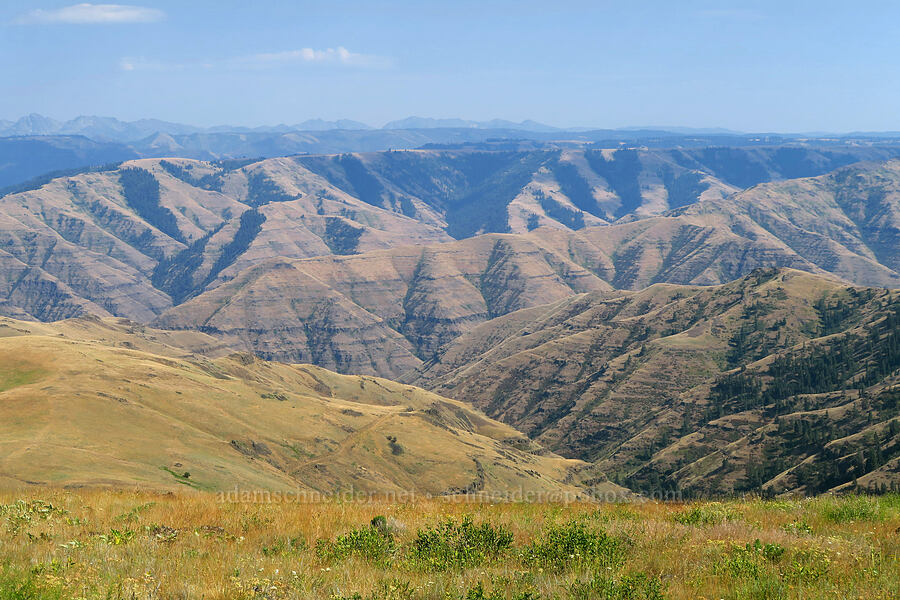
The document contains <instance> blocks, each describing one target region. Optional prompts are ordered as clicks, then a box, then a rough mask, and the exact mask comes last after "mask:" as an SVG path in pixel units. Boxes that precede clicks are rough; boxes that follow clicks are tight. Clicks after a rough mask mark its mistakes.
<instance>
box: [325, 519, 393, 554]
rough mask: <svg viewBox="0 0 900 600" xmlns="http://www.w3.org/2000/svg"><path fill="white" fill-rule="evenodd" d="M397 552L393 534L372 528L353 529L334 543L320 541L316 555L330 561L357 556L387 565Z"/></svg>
mask: <svg viewBox="0 0 900 600" xmlns="http://www.w3.org/2000/svg"><path fill="white" fill-rule="evenodd" d="M395 551H396V545H395V543H394V536H393V534H392V533H391V532H390V531H387V530H382V529H377V528H375V527H372V526H369V527H363V528H360V529H353V530H351V531H349V532H347V533H345V534H344V535H341V536H338V538H337V539H335V540H334V541H328V540H319V541H318V542H317V543H316V554H318V555H319V557H320V558H323V559H329V560H344V559H346V558H349V557H351V556H355V557H358V558H363V559H365V560H368V561H371V562H375V563H385V562H387V561H389V560H390V559H391V558H392V557H393V555H394V552H395Z"/></svg>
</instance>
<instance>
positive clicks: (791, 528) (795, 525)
mask: <svg viewBox="0 0 900 600" xmlns="http://www.w3.org/2000/svg"><path fill="white" fill-rule="evenodd" d="M781 529H782V531H784V532H785V533H793V534H794V535H801V534H806V535H808V534H810V533H812V527H810V526H809V523H807V522H806V521H803V520H797V521H792V522H791V523H785V524H784V525H782V526H781Z"/></svg>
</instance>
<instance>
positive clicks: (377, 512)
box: [0, 491, 900, 600]
mask: <svg viewBox="0 0 900 600" xmlns="http://www.w3.org/2000/svg"><path fill="white" fill-rule="evenodd" d="M0 528H2V529H0V600H9V599H13V598H15V599H35V600H39V599H46V598H129V599H131V598H207V599H211V598H223V599H224V598H228V599H236V598H247V599H249V598H260V599H261V598H266V599H278V598H332V599H351V598H353V599H360V600H376V599H378V600H382V599H384V600H401V599H412V598H423V599H424V598H434V599H437V598H459V599H464V600H479V599H492V600H499V599H518V600H525V599H530V600H536V599H550V598H560V599H575V600H578V599H588V598H608V599H659V598H673V599H674V598H885V599H887V598H892V597H895V596H893V594H895V593H896V590H898V589H900V564H898V556H900V540H898V535H897V532H898V528H900V496H898V495H886V496H881V497H866V496H848V497H819V498H815V499H810V500H745V501H730V502H713V503H689V504H682V503H657V502H647V503H637V502H635V503H629V504H601V505H593V504H587V503H585V504H571V505H548V504H493V505H492V504H478V503H471V502H461V501H459V502H455V501H453V500H446V499H442V500H434V499H431V500H418V501H415V502H409V503H390V502H380V501H371V502H365V503H357V502H338V501H331V502H324V503H317V504H233V503H226V502H220V501H219V498H218V497H217V496H216V495H213V494H203V493H197V494H187V493H186V494H171V493H167V494H152V493H138V492H109V491H75V492H70V491H59V492H52V493H47V492H44V493H23V494H20V495H13V494H10V493H7V494H0Z"/></svg>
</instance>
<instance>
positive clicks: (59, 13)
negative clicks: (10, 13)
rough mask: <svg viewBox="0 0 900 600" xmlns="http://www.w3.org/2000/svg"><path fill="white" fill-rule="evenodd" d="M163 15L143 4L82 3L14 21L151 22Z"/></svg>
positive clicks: (43, 22)
mask: <svg viewBox="0 0 900 600" xmlns="http://www.w3.org/2000/svg"><path fill="white" fill-rule="evenodd" d="M165 16H166V15H165V13H164V12H162V11H161V10H157V9H155V8H146V7H144V6H127V5H124V4H88V3H84V4H73V5H72V6H65V7H63V8H57V9H54V10H43V9H36V10H32V11H30V12H28V13H25V14H24V15H22V16H21V17H19V18H18V19H16V23H18V24H20V25H25V24H35V23H39V24H45V23H67V24H72V25H88V24H96V23H100V24H113V23H152V22H154V21H159V20H161V19H163V18H164V17H165Z"/></svg>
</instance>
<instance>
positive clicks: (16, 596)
mask: <svg viewBox="0 0 900 600" xmlns="http://www.w3.org/2000/svg"><path fill="white" fill-rule="evenodd" d="M65 597H66V596H65V595H64V594H63V592H62V590H61V589H59V588H57V587H53V586H50V585H38V583H37V582H36V580H35V578H34V577H33V576H28V577H25V578H22V577H17V576H15V575H14V574H12V573H10V572H7V571H0V600H61V599H62V598H65Z"/></svg>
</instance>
